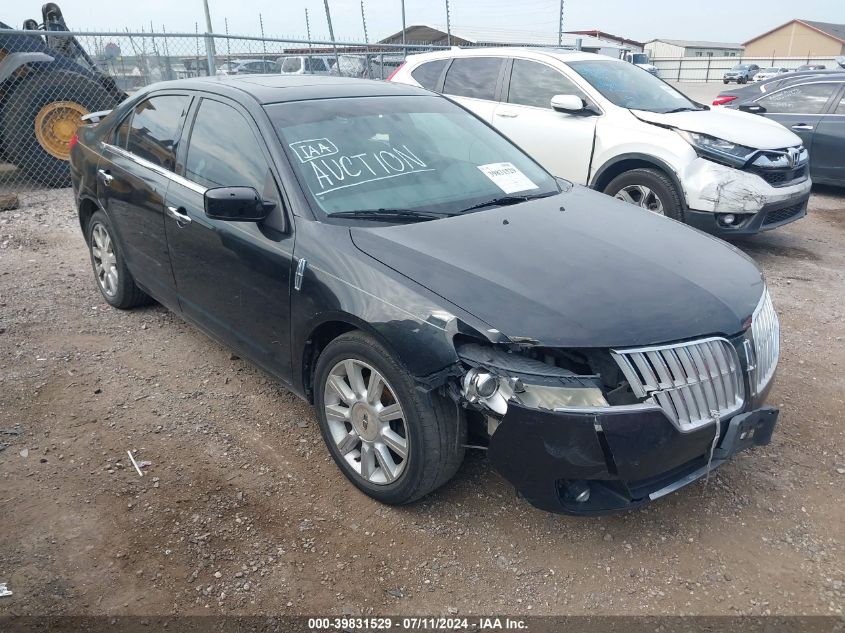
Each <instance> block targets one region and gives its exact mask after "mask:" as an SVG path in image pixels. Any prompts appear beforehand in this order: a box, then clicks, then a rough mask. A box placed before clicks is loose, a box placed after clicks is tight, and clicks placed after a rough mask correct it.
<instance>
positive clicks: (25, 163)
mask: <svg viewBox="0 0 845 633" xmlns="http://www.w3.org/2000/svg"><path fill="white" fill-rule="evenodd" d="M60 101H69V102H73V103H77V104H79V105H80V106H83V107H84V108H85V109H86V110H88V111H89V112H97V111H99V110H108V109H110V108H113V107H114V106H115V105H116V104H117V99H115V97H113V96H112V95H111V94H109V92H108V91H107V90H106V89H105V88H103V86H101V85H100V84H99V83H97V82H96V81H95V80H93V79H91V78H89V77H85V76H84V75H79V74H77V73H74V72H69V71H61V72H48V73H43V74H41V75H36V76H35V77H33V78H32V79H27V78H24V79H23V80H21V81H19V82H18V84H17V85H16V86H15V87H14V89H13V90H12V92H11V94H10V95H9V96H8V98H7V99H6V102H5V104H4V106H3V112H2V126H0V130H2V135H3V138H2V145H3V147H4V151H5V154H6V158H7V159H8V160H9V162H11V163H13V164H14V165H16V166H17V167H18V169H20V170H21V171H22V172H23V173H24V174H25V175H26V176H27V177H28V178H31V179H33V180H36V181H38V182H40V183H42V184H45V185H49V186H54V187H67V186H68V185H70V170H69V168H68V162H67V161H66V160H62V159H61V158H57V157H56V156H53V155H52V154H50V153H49V152H48V151H47V150H46V149H44V147H42V145H41V144H40V143H39V142H38V139H37V138H36V136H35V118H36V115H37V114H38V113H39V112H40V111H41V109H42V108H43V107H44V106H45V105H47V104H49V103H54V102H60Z"/></svg>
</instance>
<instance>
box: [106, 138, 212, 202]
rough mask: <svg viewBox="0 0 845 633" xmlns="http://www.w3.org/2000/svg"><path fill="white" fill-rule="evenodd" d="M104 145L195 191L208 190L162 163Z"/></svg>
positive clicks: (200, 192) (114, 146)
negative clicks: (163, 165)
mask: <svg viewBox="0 0 845 633" xmlns="http://www.w3.org/2000/svg"><path fill="white" fill-rule="evenodd" d="M103 147H105V148H107V149H108V150H109V151H112V152H114V153H115V154H118V155H119V156H123V157H124V158H128V159H129V160H131V161H133V162H134V163H136V164H138V165H140V166H141V167H146V168H147V169H149V170H151V171H154V172H156V173H157V174H159V175H161V176H164V177H165V178H167V179H169V180H171V181H172V182H175V183H177V184H180V185H182V186H183V187H187V188H188V189H190V190H191V191H195V192H196V193H198V194H200V195H204V194H205V192H206V191H208V187H203V186H202V185H200V184H198V183H195V182H194V181H193V180H188V179H187V178H185V177H184V176H180V175H179V174H177V173H175V172H172V171H170V170H169V169H165V168H164V167H162V166H161V165H156V164H155V163H153V162H150V161H148V160H147V159H145V158H141V157H140V156H137V155H135V154H133V153H132V152H130V151H127V150H125V149H123V148H122V147H117V146H116V145H112V144H111V143H103Z"/></svg>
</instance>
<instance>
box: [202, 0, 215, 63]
mask: <svg viewBox="0 0 845 633" xmlns="http://www.w3.org/2000/svg"><path fill="white" fill-rule="evenodd" d="M202 7H203V10H204V11H205V32H206V33H208V35H206V36H205V53H206V56H207V58H208V74H209V75H213V74H214V73H215V72H216V71H217V68H216V67H215V65H214V62H215V57H217V53H216V51H215V50H214V38H213V37H211V33H213V32H214V30H213V29H212V28H211V12H210V11H209V10H208V0H202Z"/></svg>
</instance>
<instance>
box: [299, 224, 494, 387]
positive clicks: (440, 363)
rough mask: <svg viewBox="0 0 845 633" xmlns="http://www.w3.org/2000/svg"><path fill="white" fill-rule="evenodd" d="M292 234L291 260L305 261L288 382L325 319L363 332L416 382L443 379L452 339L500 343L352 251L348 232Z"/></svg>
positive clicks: (322, 227)
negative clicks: (469, 337)
mask: <svg viewBox="0 0 845 633" xmlns="http://www.w3.org/2000/svg"><path fill="white" fill-rule="evenodd" d="M296 230H297V233H296V251H295V258H296V261H297V263H298V262H299V261H300V260H302V259H305V260H306V262H307V263H306V264H305V270H304V271H303V275H302V281H301V285H300V289H299V290H297V289H296V288H295V287H294V288H293V290H292V295H291V336H292V341H291V342H292V346H291V348H292V350H293V352H292V353H293V359H292V360H293V363H292V365H293V375H294V377H301V376H302V375H303V371H302V370H303V360H304V357H305V354H304V352H305V349H306V345H307V343H308V341H309V340H310V338H311V335H312V333H313V332H314V331H315V330H316V329H317V328H318V327H319V326H320V325H322V324H325V323H328V322H331V321H335V322H341V323H348V324H349V325H351V326H353V327H355V328H356V329H361V330H363V331H366V332H369V333H371V334H372V335H374V336H375V337H376V338H377V339H378V340H379V341H380V342H382V344H383V345H384V346H385V348H386V349H387V350H388V351H390V353H391V354H392V355H394V356H395V358H396V359H397V360H398V361H399V362H400V363H401V364H402V365H403V366H404V367H405V368H406V369H407V370H408V372H409V373H410V374H411V375H413V376H415V377H417V378H419V379H425V378H426V377H430V376H432V375H435V374H438V373H439V372H440V373H442V375H444V376H445V375H447V374H448V372H446V373H443V370H444V369H446V368H448V367H450V366H452V365H455V364H456V363H457V362H458V356H457V353H456V352H455V345H454V343H453V338H454V337H455V335H456V334H460V333H463V334H468V335H472V336H475V337H482V338H486V339H487V340H490V341H491V342H503V341H505V340H506V339H504V336H503V335H501V334H499V333H498V332H497V331H493V332H489V330H490V329H491V328H490V326H489V325H487V324H485V323H483V322H481V321H480V320H479V319H476V318H475V317H473V316H472V315H469V314H467V313H465V312H463V311H462V310H460V309H459V308H458V307H457V306H453V305H451V304H449V303H448V302H446V301H445V300H444V299H442V298H441V297H437V296H436V295H434V294H433V293H431V292H430V291H428V290H427V289H425V288H424V287H422V286H420V285H419V284H416V283H415V282H414V281H413V280H411V279H408V278H407V277H404V276H403V275H401V274H400V273H398V272H396V271H394V270H392V269H390V268H389V267H387V266H385V265H384V264H382V263H380V262H378V261H376V260H375V259H373V258H371V257H370V256H368V255H366V254H365V253H362V252H361V251H359V250H358V249H357V248H355V246H354V244H352V240H351V238H350V236H349V227H346V226H341V225H333V224H327V223H322V222H314V221H310V220H303V219H301V218H297V219H296ZM444 380H445V378H444ZM424 382H427V383H428V384H429V386H430V387H435V386H437V385H436V384H433V383H431V381H424ZM435 382H436V381H435ZM441 382H442V381H441ZM298 386H299V387H302V385H298Z"/></svg>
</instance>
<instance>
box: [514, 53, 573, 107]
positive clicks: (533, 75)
mask: <svg viewBox="0 0 845 633" xmlns="http://www.w3.org/2000/svg"><path fill="white" fill-rule="evenodd" d="M555 95H578V96H579V97H581V98H583V97H584V93H583V92H582V91H581V90H580V89H579V88H578V87H577V86H576V85H575V84H574V83H572V82H571V81H570V80H569V79H568V78H566V77H564V76H563V74H562V73H561V72H560V71H559V70H555V69H554V68H552V67H551V66H546V65H545V64H541V63H539V62H532V61H528V60H524V59H515V60H514V62H513V70H511V84H510V89H509V90H508V103H513V104H516V105H526V106H534V107H535V108H551V100H552V97H554V96H555Z"/></svg>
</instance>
